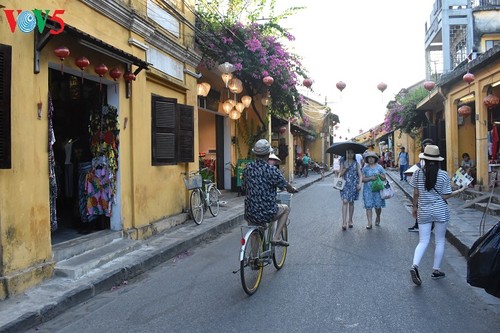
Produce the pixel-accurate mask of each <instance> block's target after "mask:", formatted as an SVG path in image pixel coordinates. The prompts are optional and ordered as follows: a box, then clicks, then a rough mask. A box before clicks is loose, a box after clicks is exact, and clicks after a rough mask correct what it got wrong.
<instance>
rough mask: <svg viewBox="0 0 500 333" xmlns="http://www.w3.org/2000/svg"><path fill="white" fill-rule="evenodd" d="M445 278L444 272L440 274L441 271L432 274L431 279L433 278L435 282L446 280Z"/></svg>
mask: <svg viewBox="0 0 500 333" xmlns="http://www.w3.org/2000/svg"><path fill="white" fill-rule="evenodd" d="M444 276H445V274H444V273H443V272H440V271H434V272H432V274H431V278H433V279H434V280H437V279H442V278H444Z"/></svg>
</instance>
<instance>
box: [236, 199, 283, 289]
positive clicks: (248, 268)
mask: <svg viewBox="0 0 500 333" xmlns="http://www.w3.org/2000/svg"><path fill="white" fill-rule="evenodd" d="M291 198H292V194H291V193H287V192H279V193H278V197H277V201H278V202H281V203H284V204H286V205H287V206H288V207H290V201H291ZM289 222H290V221H287V223H286V225H285V226H284V227H283V230H282V231H281V239H283V240H285V241H288V228H287V226H288V224H289ZM277 225H278V223H277V221H273V222H271V223H269V224H268V225H267V226H266V225H249V226H241V250H240V258H239V259H240V269H239V271H240V277H241V285H242V286H243V290H244V291H245V292H246V293H247V294H248V295H249V296H251V295H253V294H254V293H255V292H256V291H257V288H259V285H260V282H261V279H262V273H263V270H264V267H265V266H267V265H269V264H271V261H272V263H273V265H274V267H275V268H276V269H277V270H280V269H281V268H283V265H284V264H285V260H286V254H287V247H284V246H277V245H274V244H271V240H272V239H273V238H274V237H273V236H274V233H275V230H276V227H277ZM245 229H248V230H247V231H246V233H244V231H243V230H245ZM237 272H238V271H234V272H233V273H237Z"/></svg>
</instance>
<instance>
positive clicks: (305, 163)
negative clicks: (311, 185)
mask: <svg viewBox="0 0 500 333" xmlns="http://www.w3.org/2000/svg"><path fill="white" fill-rule="evenodd" d="M310 162H311V158H310V157H309V153H306V154H305V155H304V157H303V158H302V168H303V170H304V177H307V176H309V163H310Z"/></svg>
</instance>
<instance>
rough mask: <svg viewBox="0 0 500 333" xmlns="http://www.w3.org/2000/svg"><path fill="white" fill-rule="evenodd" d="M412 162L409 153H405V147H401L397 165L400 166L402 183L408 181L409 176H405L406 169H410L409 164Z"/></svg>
mask: <svg viewBox="0 0 500 333" xmlns="http://www.w3.org/2000/svg"><path fill="white" fill-rule="evenodd" d="M409 162H410V158H409V155H408V153H407V152H406V151H405V147H403V146H401V151H400V152H399V154H398V159H397V161H396V164H399V177H400V178H401V179H400V180H401V181H403V180H404V181H405V182H406V181H408V180H407V176H406V175H405V171H406V169H408V163H409Z"/></svg>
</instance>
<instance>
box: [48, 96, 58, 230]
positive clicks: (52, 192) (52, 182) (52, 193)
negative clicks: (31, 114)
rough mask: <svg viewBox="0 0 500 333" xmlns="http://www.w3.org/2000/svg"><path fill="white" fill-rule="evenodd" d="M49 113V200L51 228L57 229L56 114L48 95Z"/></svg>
mask: <svg viewBox="0 0 500 333" xmlns="http://www.w3.org/2000/svg"><path fill="white" fill-rule="evenodd" d="M48 99H49V101H48V113H47V116H48V118H49V202H50V230H51V231H54V230H56V229H57V210H56V200H57V194H58V193H57V177H56V171H55V169H56V161H55V157H54V143H55V142H56V138H55V135H54V125H53V123H52V115H53V114H54V105H53V104H52V97H50V94H49V96H48Z"/></svg>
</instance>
